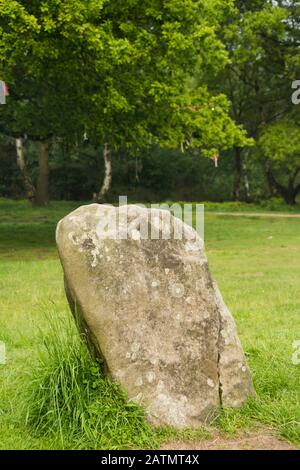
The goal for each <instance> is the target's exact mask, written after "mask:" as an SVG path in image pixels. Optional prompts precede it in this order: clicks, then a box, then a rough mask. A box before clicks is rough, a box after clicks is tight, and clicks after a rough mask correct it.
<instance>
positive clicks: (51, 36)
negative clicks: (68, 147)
mask: <svg viewBox="0 0 300 470" xmlns="http://www.w3.org/2000/svg"><path fill="white" fill-rule="evenodd" d="M231 5H232V2H229V3H228V2H227V5H224V2H220V1H219V0H218V1H213V2H207V1H204V0H172V1H161V0H159V1H158V0H157V1H155V2H153V1H151V2H150V1H146V2H143V3H141V2H138V1H131V2H127V3H126V7H125V6H124V2H120V1H118V0H114V1H107V0H98V1H97V0H94V1H92V2H90V1H86V0H77V1H72V2H63V1H59V0H53V1H50V2H16V1H14V2H8V0H3V2H2V3H1V5H0V24H1V25H2V29H1V35H0V47H1V49H2V51H3V55H2V60H1V61H0V72H1V74H2V75H3V77H4V78H5V79H6V80H7V81H8V83H9V84H10V86H11V90H12V94H11V95H12V96H11V99H10V100H9V103H8V105H7V106H6V107H5V110H2V109H1V114H2V115H3V120H4V124H3V125H2V129H3V132H6V133H18V132H19V133H26V134H28V135H30V136H31V137H32V138H33V137H37V136H44V138H45V137H46V136H49V135H50V136H51V135H54V136H56V137H64V138H69V139H70V138H71V139H73V140H74V138H75V136H76V135H79V136H80V134H81V135H83V131H84V130H86V131H88V135H89V137H90V138H91V139H92V141H94V142H95V141H98V142H100V143H101V142H102V143H103V142H104V141H106V140H107V141H109V142H110V143H111V145H112V146H113V147H115V148H117V147H118V146H120V145H121V144H122V145H123V146H127V147H129V148H130V147H131V148H137V147H145V146H147V145H149V144H150V143H153V142H156V143H160V144H161V145H166V146H170V145H171V146H177V145H179V144H182V143H184V142H185V140H187V139H189V138H190V136H191V134H193V133H194V132H196V133H197V135H198V134H201V137H196V139H195V143H194V144H195V146H197V147H200V148H201V150H203V151H205V152H208V153H209V154H212V153H213V152H215V151H216V147H217V148H218V149H220V150H221V149H222V148H228V147H230V146H232V143H233V142H237V141H238V142H239V144H240V145H245V144H246V143H247V140H246V139H245V136H244V132H243V131H242V130H241V129H240V128H239V127H237V128H236V127H235V126H234V124H233V122H232V121H231V120H230V119H229V118H228V114H227V113H228V103H227V101H226V100H225V98H224V97H223V96H219V97H218V96H213V95H212V94H211V93H210V92H209V91H208V89H207V87H206V86H205V80H203V81H202V83H199V85H198V87H197V89H196V90H192V89H191V87H190V86H189V79H190V77H191V76H192V75H193V73H194V70H195V66H196V64H198V65H197V66H198V67H199V68H201V73H202V75H203V76H205V75H206V73H207V72H208V71H211V70H212V69H213V70H214V71H216V70H220V68H222V66H224V64H225V63H226V60H227V56H226V51H225V49H224V46H223V44H222V43H221V41H220V40H219V39H218V37H217V34H216V33H217V30H218V29H220V24H219V22H220V21H221V18H222V14H223V13H224V14H225V13H226V14H227V13H228V11H230V8H231ZM16 12H19V14H18V15H17V14H16ZM20 12H21V13H20ZM12 20H13V21H14V23H13V24H14V26H13V27H12ZM24 23H25V25H26V28H25V27H24ZM17 35H18V42H15V39H16V36H17ZM6 57H8V58H9V60H7V59H6ZM206 71H207V72H206ZM214 101H216V105H215V106H216V109H215V110H214V109H212V108H211V103H213V102H214ZM191 106H193V113H191V112H190V107H191ZM204 108H206V112H205V115H203V112H202V111H201V109H204ZM213 111H216V112H213ZM0 120H1V119H0ZM212 122H214V125H215V126H216V131H215V133H214V136H213V138H212V136H208V138H207V139H206V135H208V130H209V128H210V127H211V123H212ZM0 128H1V126H0Z"/></svg>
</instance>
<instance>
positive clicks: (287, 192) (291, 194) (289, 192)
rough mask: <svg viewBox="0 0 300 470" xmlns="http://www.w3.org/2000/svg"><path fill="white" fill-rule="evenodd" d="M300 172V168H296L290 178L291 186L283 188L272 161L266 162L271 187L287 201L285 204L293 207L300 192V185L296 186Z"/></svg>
mask: <svg viewBox="0 0 300 470" xmlns="http://www.w3.org/2000/svg"><path fill="white" fill-rule="evenodd" d="M299 172H300V168H295V169H294V171H293V172H292V174H291V176H290V178H289V184H288V186H287V187H285V186H283V185H282V184H281V183H279V181H277V180H276V178H275V176H274V174H273V171H272V165H271V162H270V161H267V162H266V173H267V179H268V182H269V185H270V186H271V187H273V188H275V190H276V192H277V193H278V194H279V195H280V196H281V197H282V198H283V199H284V200H285V202H286V203H287V204H289V205H291V206H294V205H295V204H296V199H297V195H298V193H299V192H300V185H298V186H295V182H296V179H297V176H298V174H299Z"/></svg>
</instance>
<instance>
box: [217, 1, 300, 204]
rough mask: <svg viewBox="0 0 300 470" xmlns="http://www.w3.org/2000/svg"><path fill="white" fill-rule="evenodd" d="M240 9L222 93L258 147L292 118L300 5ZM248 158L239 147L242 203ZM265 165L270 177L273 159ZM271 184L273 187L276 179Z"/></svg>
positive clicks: (232, 25) (229, 33)
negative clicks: (275, 126)
mask: <svg viewBox="0 0 300 470" xmlns="http://www.w3.org/2000/svg"><path fill="white" fill-rule="evenodd" d="M235 7H236V8H235V10H233V13H232V14H231V15H229V17H228V18H227V19H226V25H225V27H224V28H223V30H222V34H221V38H222V41H223V42H224V43H225V44H226V47H227V50H228V53H229V58H230V63H229V65H228V66H227V67H226V70H225V73H222V75H221V76H220V78H219V81H220V85H219V86H218V87H217V89H218V90H220V91H223V92H224V93H225V94H226V95H227V96H228V97H229V99H230V101H231V103H232V114H231V117H232V118H233V119H234V120H235V122H237V123H238V124H242V125H243V126H244V127H245V128H246V130H247V132H248V135H249V136H250V137H252V138H253V139H254V141H255V142H258V141H259V138H260V135H261V133H262V132H263V130H264V127H265V126H269V125H270V124H271V123H273V122H276V121H277V120H278V119H282V118H283V117H284V116H286V115H288V114H289V113H290V112H291V106H292V103H291V99H290V95H291V92H290V86H289V84H291V82H292V80H294V79H295V78H296V77H297V73H298V72H297V70H299V52H298V46H299V18H300V16H299V12H300V10H299V2H298V1H296V2H290V1H278V2H274V1H272V0H270V1H268V0H267V1H266V0H255V1H253V0H251V1H248V0H246V1H240V0H238V1H236V2H235ZM254 150H255V149H254ZM254 150H253V152H252V154H251V155H252V156H253V155H254V153H255V152H254ZM260 151H262V147H260ZM248 154H249V152H248V151H247V152H246V150H243V149H242V148H240V147H239V146H237V147H235V149H234V156H235V162H236V175H235V183H234V188H233V196H234V198H235V199H240V197H241V178H242V174H243V168H244V163H245V158H246V157H247V155H248ZM263 161H264V165H265V171H266V174H267V175H268V159H267V158H263ZM268 181H269V183H271V180H270V178H268ZM272 190H273V186H271V191H272Z"/></svg>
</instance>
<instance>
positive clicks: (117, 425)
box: [0, 200, 300, 449]
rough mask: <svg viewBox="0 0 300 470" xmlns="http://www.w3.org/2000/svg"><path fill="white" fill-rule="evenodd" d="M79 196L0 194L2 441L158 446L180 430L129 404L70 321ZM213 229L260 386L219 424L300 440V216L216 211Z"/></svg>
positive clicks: (210, 222) (12, 444)
mask: <svg viewBox="0 0 300 470" xmlns="http://www.w3.org/2000/svg"><path fill="white" fill-rule="evenodd" d="M77 206H78V203H64V202H61V203H53V204H51V205H50V207H49V208H47V209H34V208H30V207H28V206H27V203H26V202H23V201H21V202H13V201H5V200H0V341H2V342H5V345H6V350H7V364H6V365H0V449H31V448H39V449H40V448H41V449H46V448H49V449H52V448H123V449H124V448H130V447H147V448H150V447H153V448H156V447H158V446H160V445H161V443H162V442H163V441H165V440H168V439H169V438H171V437H172V438H174V437H175V438H176V437H178V438H179V436H176V434H175V435H174V433H173V431H172V430H169V429H161V430H157V431H154V430H152V429H151V428H150V427H149V426H148V425H147V424H146V423H145V421H144V419H143V416H142V413H141V411H140V410H139V409H138V408H137V407H135V406H133V405H128V404H126V400H125V398H124V396H123V395H122V394H121V393H120V392H119V391H118V390H116V389H115V387H114V386H113V385H111V384H109V383H108V382H107V381H106V380H105V379H104V378H103V377H102V375H101V374H99V372H98V367H96V366H95V364H94V363H93V361H92V360H91V359H90V357H89V356H88V354H87V353H86V350H85V347H84V345H82V344H81V343H80V340H79V338H78V335H77V334H76V331H75V329H74V327H73V324H72V322H70V321H69V319H70V314H69V310H68V306H67V303H66V299H65V295H64V289H63V279H62V270H61V267H60V263H59V260H58V257H57V252H56V248H55V242H54V233H55V225H56V223H57V221H58V220H59V219H60V218H61V217H62V216H63V215H65V214H66V213H68V212H70V211H71V210H72V209H74V208H75V207H77ZM210 209H211V210H212V211H213V210H220V206H217V207H215V206H213V207H212V208H210ZM221 209H222V207H221ZM224 209H225V210H226V209H227V210H232V209H233V208H232V206H230V208H227V206H226V205H225V206H224ZM253 209H254V210H257V208H253ZM269 209H270V208H269ZM238 210H242V208H241V207H240V206H239V207H238ZM280 211H281V212H282V211H283V209H282V208H280ZM205 233H206V247H207V252H208V256H209V261H210V266H211V270H212V272H213V275H214V276H215V278H216V279H217V281H218V282H219V285H220V288H221V290H222V293H223V295H224V298H225V300H226V302H227V304H228V306H229V307H230V309H231V311H232V313H233V315H234V317H235V319H236V321H237V324H238V329H239V334H240V338H241V340H242V343H243V346H244V349H245V351H246V354H247V358H248V362H249V365H250V368H251V371H252V374H253V377H254V382H255V387H256V391H257V397H256V398H255V399H252V400H251V401H250V402H249V403H248V404H247V405H246V406H245V407H244V408H243V409H242V410H239V411H228V410H223V411H222V412H221V414H220V416H219V417H218V418H217V419H216V421H215V422H214V423H213V427H215V428H217V429H221V430H222V431H223V432H224V433H228V434H234V433H236V432H237V431H239V430H241V429H247V430H248V429H253V428H255V427H258V426H260V425H261V424H262V425H266V426H268V427H271V428H273V429H274V430H276V432H277V433H278V435H281V436H283V437H285V438H286V439H288V440H290V441H291V442H293V443H294V444H296V445H297V446H298V447H300V365H298V366H296V365H293V364H292V354H293V352H294V349H293V342H294V341H296V340H300V283H299V279H300V219H279V218H278V219H277V218H272V219H270V218H263V217H261V218H255V217H251V216H249V217H241V218H237V217H230V216H228V215H227V216H226V217H225V216H219V215H216V214H214V213H213V212H209V213H207V214H206V227H205ZM209 433H213V429H210V430H204V429H201V430H199V431H198V432H194V433H191V432H190V433H189V432H185V433H184V437H185V438H190V439H193V438H197V439H199V438H201V437H202V436H206V435H208V434H209Z"/></svg>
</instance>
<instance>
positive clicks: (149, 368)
mask: <svg viewBox="0 0 300 470" xmlns="http://www.w3.org/2000/svg"><path fill="white" fill-rule="evenodd" d="M126 215H127V222H126V220H125V216H126ZM116 217H117V219H116ZM114 220H117V224H116V225H114V223H113V221H114ZM105 221H106V222H107V223H108V225H105V224H106V222H105ZM180 229H183V230H184V238H183V239H181V240H178V239H175V238H176V237H177V238H178V233H180V232H178V231H179V230H180ZM116 230H118V236H117V237H116ZM147 230H149V233H151V230H152V235H153V234H154V235H155V236H156V238H159V239H155V240H153V239H151V237H150V236H149V237H148V239H146V238H147ZM168 230H170V234H171V237H170V239H162V237H163V236H164V237H165V238H168ZM127 233H128V237H127V239H125V237H126V234H127ZM174 234H176V235H174ZM157 235H159V236H157ZM56 237H57V245H58V249H59V254H60V258H61V262H62V265H63V269H64V273H65V286H66V292H67V297H68V300H69V303H70V306H71V309H72V311H73V313H76V317H77V318H78V321H79V323H80V327H81V328H83V329H84V330H85V332H86V333H87V337H88V342H89V344H90V345H93V347H94V348H95V349H96V351H97V352H98V354H99V355H100V356H101V357H102V358H103V359H104V361H105V364H106V370H107V373H108V374H109V376H110V377H111V378H112V379H113V380H116V381H117V382H118V383H119V384H120V385H121V386H122V387H123V388H124V389H125V390H126V391H127V394H128V397H129V399H131V400H134V401H135V402H137V403H140V404H141V405H142V406H143V407H144V408H145V410H146V413H147V416H148V418H149V419H150V421H151V422H152V423H153V424H154V425H165V424H167V425H170V426H174V427H176V428H184V427H196V426H199V425H200V424H203V422H206V421H209V420H210V419H211V418H212V417H213V415H214V412H215V411H216V410H217V409H218V408H219V407H220V405H221V404H223V405H225V406H232V407H237V406H240V405H242V403H243V402H245V400H246V399H247V397H248V396H249V394H251V393H252V392H253V387H252V381H251V377H250V373H249V370H248V367H247V365H246V362H245V357H244V354H243V350H242V347H241V344H240V341H239V339H238V336H237V331H236V326H235V322H234V320H233V318H232V316H231V314H230V312H229V310H228V309H227V307H226V306H225V304H224V302H223V299H222V297H221V294H220V292H219V289H218V287H217V285H216V284H215V282H214V281H213V280H212V278H211V275H210V272H209V268H208V263H207V258H206V255H205V250H204V246H203V242H202V240H201V239H200V238H199V236H198V235H197V234H196V232H195V231H194V230H193V229H192V228H191V227H189V226H188V225H185V224H184V223H183V222H181V221H180V220H179V219H177V218H174V217H173V216H170V214H169V213H168V212H166V211H161V210H158V209H142V208H140V207H138V206H121V207H120V208H113V207H111V206H107V205H98V204H92V205H89V206H83V207H80V208H79V209H77V210H75V211H74V212H72V213H71V214H69V215H68V216H67V217H65V218H64V219H62V220H61V221H60V222H59V224H58V226H57V235H56ZM116 238H117V239H116Z"/></svg>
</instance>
